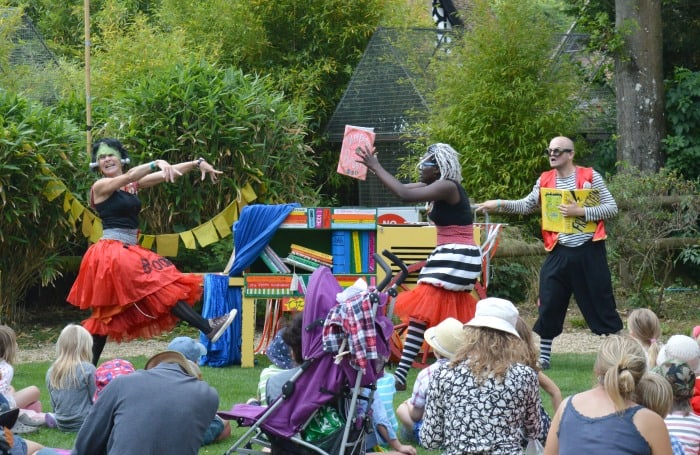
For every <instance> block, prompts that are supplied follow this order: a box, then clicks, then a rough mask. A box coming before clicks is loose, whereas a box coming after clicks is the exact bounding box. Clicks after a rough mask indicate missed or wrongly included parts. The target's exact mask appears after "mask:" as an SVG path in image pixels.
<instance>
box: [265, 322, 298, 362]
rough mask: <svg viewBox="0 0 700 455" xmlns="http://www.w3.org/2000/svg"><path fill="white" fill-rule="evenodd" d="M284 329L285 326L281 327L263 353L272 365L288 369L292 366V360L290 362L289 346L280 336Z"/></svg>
mask: <svg viewBox="0 0 700 455" xmlns="http://www.w3.org/2000/svg"><path fill="white" fill-rule="evenodd" d="M285 330H286V328H282V329H280V330H279V331H278V332H277V334H276V335H275V337H274V338H273V339H272V342H271V343H270V345H269V346H268V347H267V350H266V351H265V353H266V354H267V358H268V359H270V362H272V364H273V365H274V366H276V367H277V368H282V369H283V370H288V369H290V368H292V367H293V366H294V362H292V356H291V354H290V353H289V346H288V345H287V343H285V342H284V339H283V338H282V334H283V333H284V331H285Z"/></svg>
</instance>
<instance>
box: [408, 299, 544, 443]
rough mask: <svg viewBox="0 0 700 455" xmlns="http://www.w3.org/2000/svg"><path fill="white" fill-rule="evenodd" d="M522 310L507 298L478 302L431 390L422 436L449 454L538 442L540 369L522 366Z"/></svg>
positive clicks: (539, 426) (434, 377)
mask: <svg viewBox="0 0 700 455" xmlns="http://www.w3.org/2000/svg"><path fill="white" fill-rule="evenodd" d="M517 319H518V310H517V309H516V308H515V306H513V304H512V303H511V302H509V301H507V300H503V299H499V298H494V297H489V298H486V299H483V300H481V301H479V302H478V303H477V306H476V314H475V316H474V318H473V319H471V320H470V321H469V322H467V323H466V324H465V325H464V342H463V343H462V345H461V346H460V348H459V349H458V351H457V352H456V354H455V357H454V360H453V361H452V362H450V363H449V364H448V365H443V366H441V367H440V368H438V370H437V371H435V373H434V374H433V377H432V379H431V381H430V386H429V387H428V396H427V399H426V404H425V414H424V416H423V426H422V427H421V428H420V431H419V436H420V441H421V444H422V445H423V446H424V447H426V448H428V449H440V450H442V452H443V453H445V454H462V455H469V454H484V453H488V454H491V455H512V454H515V453H521V452H522V447H521V436H522V434H523V432H524V436H525V437H526V438H528V439H535V438H537V439H539V438H540V437H541V436H542V422H541V420H540V406H541V401H540V390H539V383H538V382H537V373H536V372H535V370H533V369H532V368H530V367H529V366H527V365H525V364H524V363H523V359H525V358H527V352H526V347H525V344H524V343H523V342H522V340H521V339H520V337H519V336H518V332H517V331H516V330H515V324H516V322H517Z"/></svg>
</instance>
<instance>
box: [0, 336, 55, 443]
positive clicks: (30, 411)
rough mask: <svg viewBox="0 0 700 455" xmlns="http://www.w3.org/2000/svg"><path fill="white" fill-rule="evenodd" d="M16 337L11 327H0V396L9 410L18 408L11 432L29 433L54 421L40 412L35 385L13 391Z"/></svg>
mask: <svg viewBox="0 0 700 455" xmlns="http://www.w3.org/2000/svg"><path fill="white" fill-rule="evenodd" d="M17 351H18V347H17V335H16V334H15V331H14V330H12V328H11V327H8V326H6V325H0V394H2V395H3V396H4V397H5V399H7V402H8V403H9V404H10V407H11V408H20V409H21V411H20V415H19V418H18V419H17V423H16V424H15V426H14V427H13V429H12V431H13V432H15V433H29V432H31V431H36V430H37V429H38V427H39V426H42V425H48V426H55V422H54V420H53V419H52V418H51V416H49V415H48V414H44V413H43V412H41V401H39V398H40V397H41V392H40V391H39V388H38V387H37V386H35V385H31V386H29V387H25V388H23V389H21V390H15V388H14V387H12V379H13V377H14V375H15V369H14V367H13V366H12V364H13V363H14V361H15V357H16V355H17Z"/></svg>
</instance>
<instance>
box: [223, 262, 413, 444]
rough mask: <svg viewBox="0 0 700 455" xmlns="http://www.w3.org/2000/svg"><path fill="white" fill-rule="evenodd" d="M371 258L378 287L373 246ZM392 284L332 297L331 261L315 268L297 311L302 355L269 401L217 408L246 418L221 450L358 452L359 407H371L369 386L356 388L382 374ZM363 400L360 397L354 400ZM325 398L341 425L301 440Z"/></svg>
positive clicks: (364, 416) (364, 423) (364, 426)
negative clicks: (322, 435) (229, 444)
mask: <svg viewBox="0 0 700 455" xmlns="http://www.w3.org/2000/svg"><path fill="white" fill-rule="evenodd" d="M384 255H385V256H387V257H389V258H390V259H392V262H394V263H395V264H396V265H398V266H399V267H400V268H401V270H402V272H401V275H405V274H407V271H406V268H405V266H403V263H402V262H401V261H400V260H399V259H398V258H396V257H395V256H393V255H392V254H391V253H389V252H387V251H385V252H384ZM375 259H376V263H377V264H379V265H380V266H381V267H382V268H384V270H385V272H386V278H385V279H384V281H383V282H382V283H380V285H379V286H378V288H377V289H383V288H384V287H385V286H386V285H387V284H388V283H389V281H390V280H391V268H390V267H389V266H388V265H387V264H386V263H385V262H384V261H383V260H382V258H381V256H379V255H377V254H375ZM398 281H402V280H398ZM395 287H396V285H394V286H392V287H391V288H390V289H389V290H388V291H387V292H380V291H378V290H377V289H374V288H369V289H368V290H367V291H363V292H362V293H361V294H358V295H356V296H355V298H350V299H347V300H346V301H344V302H343V303H338V302H337V301H336V295H337V294H338V293H340V292H341V291H342V290H343V289H342V288H341V287H340V285H339V284H338V282H337V280H336V279H335V277H334V276H333V274H332V273H331V271H330V269H328V268H327V267H320V268H319V269H317V270H316V271H315V272H314V273H313V274H312V275H311V277H310V278H309V283H308V286H307V291H306V297H305V303H304V310H303V316H302V319H303V335H302V353H303V356H304V362H303V363H302V365H301V366H300V368H299V370H298V371H297V372H296V374H294V376H292V378H291V379H290V380H289V381H287V382H286V383H285V385H284V386H283V388H282V395H281V396H280V397H279V398H277V399H276V400H274V401H273V402H271V403H270V405H269V406H268V407H261V406H254V405H246V404H237V405H235V406H234V407H233V408H232V409H231V411H228V412H219V415H220V416H221V417H222V418H225V419H230V420H236V421H237V422H238V424H239V425H240V426H250V428H249V429H248V430H247V431H246V432H245V434H243V436H241V438H239V439H238V441H236V442H235V443H234V445H233V446H232V447H231V448H230V449H229V450H228V451H227V452H226V454H227V455H229V454H231V453H234V452H235V453H243V454H262V453H265V452H263V450H264V449H265V448H267V449H268V450H270V449H271V451H272V453H273V454H290V455H292V454H303V455H306V454H326V455H349V454H364V453H365V447H364V446H365V441H364V436H365V432H366V431H367V430H368V429H370V431H371V425H370V422H369V416H368V413H366V412H362V410H364V409H370V404H371V400H372V395H373V393H371V392H370V393H369V394H368V395H369V396H363V395H362V394H361V390H362V389H365V390H367V389H369V390H372V391H373V389H374V388H375V384H376V380H377V379H378V378H379V377H381V376H382V375H383V366H384V359H387V358H388V356H389V338H390V336H391V334H392V331H393V324H392V321H391V319H390V317H388V316H387V315H386V304H387V301H388V300H389V296H391V297H395V295H396V290H395ZM351 313H354V314H351ZM343 334H344V335H345V339H343ZM341 339H343V341H341ZM338 343H340V349H339V350H336V349H334V348H338ZM324 345H325V350H324ZM339 351H340V352H344V353H345V355H338V352H339ZM362 401H367V403H363V404H362V405H358V404H359V403H360V402H362ZM329 405H330V406H331V407H332V408H333V409H335V410H337V411H338V413H339V414H340V415H341V416H342V418H343V420H344V421H345V422H344V425H342V427H340V428H337V429H336V430H335V431H334V432H333V433H332V434H331V435H328V437H325V438H324V439H323V440H322V441H321V440H314V441H313V442H308V441H307V440H305V439H304V438H303V437H302V434H303V433H304V429H305V428H306V427H307V425H308V424H309V422H310V421H311V420H312V419H313V418H314V415H315V414H316V413H317V412H319V410H320V409H322V408H324V407H325V406H329ZM307 439H308V438H307ZM268 453H269V452H268Z"/></svg>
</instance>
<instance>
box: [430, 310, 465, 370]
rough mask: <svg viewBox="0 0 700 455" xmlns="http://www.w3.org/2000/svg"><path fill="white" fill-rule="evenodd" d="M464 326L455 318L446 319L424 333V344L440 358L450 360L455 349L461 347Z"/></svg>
mask: <svg viewBox="0 0 700 455" xmlns="http://www.w3.org/2000/svg"><path fill="white" fill-rule="evenodd" d="M463 334H464V324H463V323H462V322H460V321H458V320H457V319H455V318H447V319H445V320H444V321H442V322H441V323H439V324H438V325H436V326H434V327H430V328H429V329H428V330H426V331H425V335H424V338H425V342H426V343H428V344H429V345H430V347H431V348H433V350H434V351H435V352H437V353H438V354H440V355H441V356H443V357H445V358H446V359H448V360H452V358H453V357H454V355H455V352H457V348H459V347H460V346H461V345H462V342H463V338H462V336H463Z"/></svg>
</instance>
